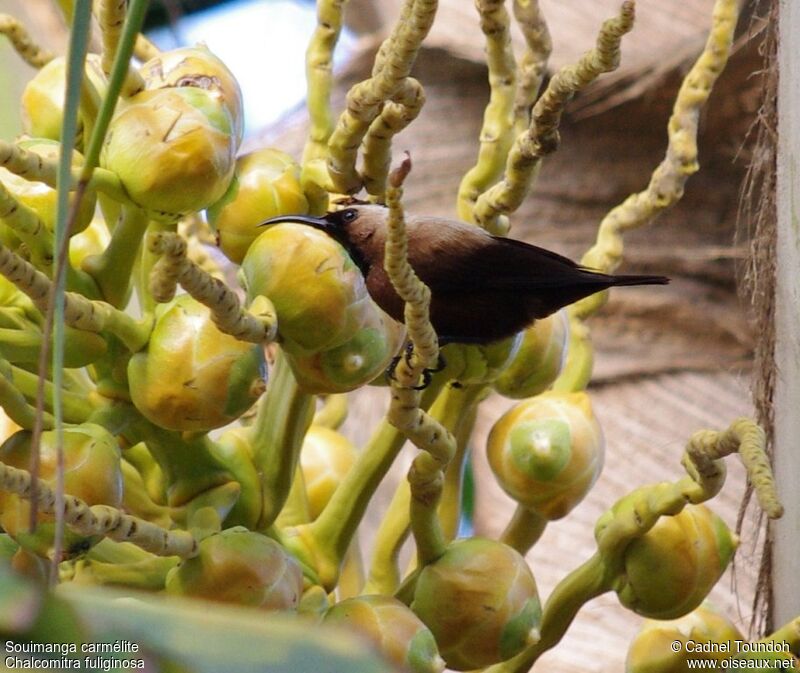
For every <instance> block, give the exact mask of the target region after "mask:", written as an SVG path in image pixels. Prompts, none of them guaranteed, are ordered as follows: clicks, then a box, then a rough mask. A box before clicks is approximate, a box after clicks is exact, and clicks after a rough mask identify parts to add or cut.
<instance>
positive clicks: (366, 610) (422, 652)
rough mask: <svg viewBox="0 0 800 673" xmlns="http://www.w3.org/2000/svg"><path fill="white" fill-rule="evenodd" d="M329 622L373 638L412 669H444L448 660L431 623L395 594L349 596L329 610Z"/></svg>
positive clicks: (432, 672)
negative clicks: (441, 649)
mask: <svg viewBox="0 0 800 673" xmlns="http://www.w3.org/2000/svg"><path fill="white" fill-rule="evenodd" d="M324 623H325V624H335V625H342V626H346V627H348V628H350V629H352V630H354V631H355V632H356V633H358V634H360V635H363V636H365V637H366V638H368V639H369V640H370V641H372V642H373V643H374V644H375V646H376V647H377V648H378V650H379V651H380V652H382V653H383V655H384V656H385V657H386V658H387V659H389V661H392V662H394V663H396V664H397V665H398V666H400V667H402V668H403V670H407V671H410V672H411V673H441V671H443V670H444V667H445V663H444V661H443V660H442V658H441V657H440V656H439V651H438V649H437V648H436V641H435V640H434V638H433V634H432V633H431V632H430V630H429V629H428V627H427V626H425V624H423V623H422V622H421V621H420V619H419V617H417V616H416V615H415V614H414V613H413V612H412V611H411V610H409V609H408V607H406V606H405V605H403V604H402V603H401V602H400V601H398V600H397V599H396V598H392V597H391V596H380V595H372V596H359V597H357V598H348V599H347V600H344V601H341V602H339V603H337V604H336V605H334V606H333V607H332V608H330V609H329V610H328V611H327V613H325V619H324Z"/></svg>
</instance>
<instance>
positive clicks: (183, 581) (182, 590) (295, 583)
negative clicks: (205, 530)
mask: <svg viewBox="0 0 800 673" xmlns="http://www.w3.org/2000/svg"><path fill="white" fill-rule="evenodd" d="M166 589H167V593H169V594H174V595H180V596H194V597H195V598H204V599H206V600H210V601H219V602H222V603H238V604H240V605H249V606H252V607H258V608H262V609H264V610H295V609H297V605H298V603H299V601H300V596H301V595H302V593H303V573H302V571H301V570H300V566H299V565H298V563H297V561H295V560H294V558H292V557H291V556H290V555H289V553H288V552H287V551H286V550H284V549H283V547H281V546H280V545H279V544H278V543H277V542H275V540H272V539H271V538H268V537H267V536H265V535H261V533H255V532H252V531H249V530H247V529H246V528H244V527H241V526H236V527H235V528H228V529H227V530H224V531H222V532H221V533H216V534H214V535H211V536H209V537H207V538H205V539H204V540H202V541H201V542H200V550H199V553H198V555H197V556H195V557H194V558H190V559H186V560H184V561H182V562H181V563H180V565H178V567H177V568H175V569H173V570H171V571H170V573H169V574H168V575H167V583H166Z"/></svg>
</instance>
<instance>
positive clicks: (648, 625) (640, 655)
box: [625, 605, 744, 673]
mask: <svg viewBox="0 0 800 673" xmlns="http://www.w3.org/2000/svg"><path fill="white" fill-rule="evenodd" d="M737 640H740V641H741V640H744V637H743V636H742V634H741V633H740V632H739V630H738V629H737V628H736V627H735V626H734V625H733V624H732V623H731V622H730V620H728V619H727V618H726V617H724V616H723V615H722V614H720V613H718V612H716V611H715V610H714V609H713V608H712V607H711V606H709V605H701V606H700V607H698V608H696V609H695V610H693V611H692V612H690V613H689V614H687V615H684V616H683V617H680V618H679V619H675V620H671V621H663V620H658V621H655V620H647V621H646V622H645V623H644V625H643V626H642V628H641V629H640V631H639V633H637V634H636V637H635V638H634V639H633V641H632V642H631V645H630V648H629V649H628V656H627V658H626V660H625V673H685V671H688V670H689V664H688V663H687V662H688V660H689V659H693V660H698V659H699V660H715V661H717V662H718V664H717V665H718V667H719V668H720V670H721V669H722V668H723V666H722V663H723V662H724V661H725V660H726V659H728V658H730V657H732V656H735V652H736V645H735V641H737ZM676 642H677V643H678V644H679V645H680V647H677V648H676V647H675V643H676ZM690 642H691V646H690V647H687V643H690ZM709 643H714V644H725V645H726V646H727V651H724V650H723V651H716V652H705V651H703V650H704V649H715V648H712V647H709V648H704V647H702V646H703V645H706V644H709ZM676 649H677V650H678V651H677V652H676V651H675V650H676ZM716 649H719V650H722V647H720V648H716Z"/></svg>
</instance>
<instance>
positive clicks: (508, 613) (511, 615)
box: [411, 538, 542, 671]
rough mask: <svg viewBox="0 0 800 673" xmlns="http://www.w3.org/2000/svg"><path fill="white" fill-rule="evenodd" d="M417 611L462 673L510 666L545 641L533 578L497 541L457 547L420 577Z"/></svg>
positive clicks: (512, 552)
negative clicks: (511, 660)
mask: <svg viewBox="0 0 800 673" xmlns="http://www.w3.org/2000/svg"><path fill="white" fill-rule="evenodd" d="M411 609H412V610H413V611H414V612H415V613H416V615H417V616H418V617H419V618H420V619H421V620H422V621H423V622H425V624H426V625H427V626H428V628H429V629H430V630H431V631H432V632H433V635H434V637H435V638H436V643H437V644H438V645H439V651H440V652H441V654H442V656H443V657H444V660H445V661H446V662H447V666H448V668H452V669H454V670H458V671H464V670H472V669H475V668H483V667H484V666H491V665H492V664H495V663H498V662H500V661H505V660H506V659H508V658H509V657H513V656H514V655H515V654H517V653H519V652H520V651H521V650H522V649H523V648H525V647H526V646H528V645H531V644H533V643H535V642H536V641H537V640H538V638H539V631H538V629H539V624H540V622H541V616H542V609H541V604H540V603H539V595H538V593H537V590H536V581H535V580H534V578H533V574H532V573H531V571H530V568H529V567H528V564H527V563H526V562H525V559H524V558H523V557H522V556H521V555H520V554H519V552H517V551H516V550H515V549H512V548H511V547H509V546H508V545H505V544H503V543H501V542H496V541H494V540H486V539H482V538H469V539H463V540H457V541H456V542H453V543H451V544H450V545H449V546H448V548H447V551H446V552H445V553H444V555H443V556H441V557H440V558H439V559H437V560H436V561H435V562H433V563H431V564H430V565H427V566H425V567H424V568H423V569H422V571H421V572H420V574H419V578H418V579H417V586H416V588H415V590H414V601H413V602H412V603H411Z"/></svg>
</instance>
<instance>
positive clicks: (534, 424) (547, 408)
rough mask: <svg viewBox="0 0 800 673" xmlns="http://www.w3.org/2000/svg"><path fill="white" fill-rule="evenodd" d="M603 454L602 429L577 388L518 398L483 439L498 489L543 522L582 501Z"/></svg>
mask: <svg viewBox="0 0 800 673" xmlns="http://www.w3.org/2000/svg"><path fill="white" fill-rule="evenodd" d="M603 453H604V441H603V433H602V431H601V430H600V426H599V425H598V423H597V420H596V419H595V417H594V412H593V411H592V405H591V401H590V399H589V396H588V395H587V394H586V393H583V392H580V393H559V392H549V393H543V394H541V395H538V396H537V397H534V398H531V399H530V400H526V401H524V402H520V403H519V404H517V405H516V406H514V407H512V408H511V409H510V410H509V411H508V412H506V413H505V414H504V415H503V416H501V417H500V419H499V420H498V421H497V422H496V423H495V424H494V426H493V427H492V430H491V432H490V433H489V438H488V440H487V454H488V458H489V465H490V466H491V468H492V471H493V472H494V475H495V477H496V478H497V481H498V483H499V484H500V486H502V488H503V490H504V491H505V492H506V493H508V495H510V496H511V497H512V498H514V500H516V501H517V502H518V503H520V504H521V505H523V506H525V507H527V508H528V509H530V510H533V511H534V512H536V513H537V514H539V516H541V517H543V518H545V519H548V520H554V519H559V518H561V517H563V516H565V515H566V514H567V513H568V512H569V511H570V510H571V509H572V508H573V507H575V505H577V504H578V503H579V502H580V501H581V500H583V498H584V496H585V495H586V494H587V493H588V492H589V489H590V488H591V487H592V485H593V484H594V482H595V481H596V480H597V477H598V476H599V474H600V471H601V470H602V468H603Z"/></svg>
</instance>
